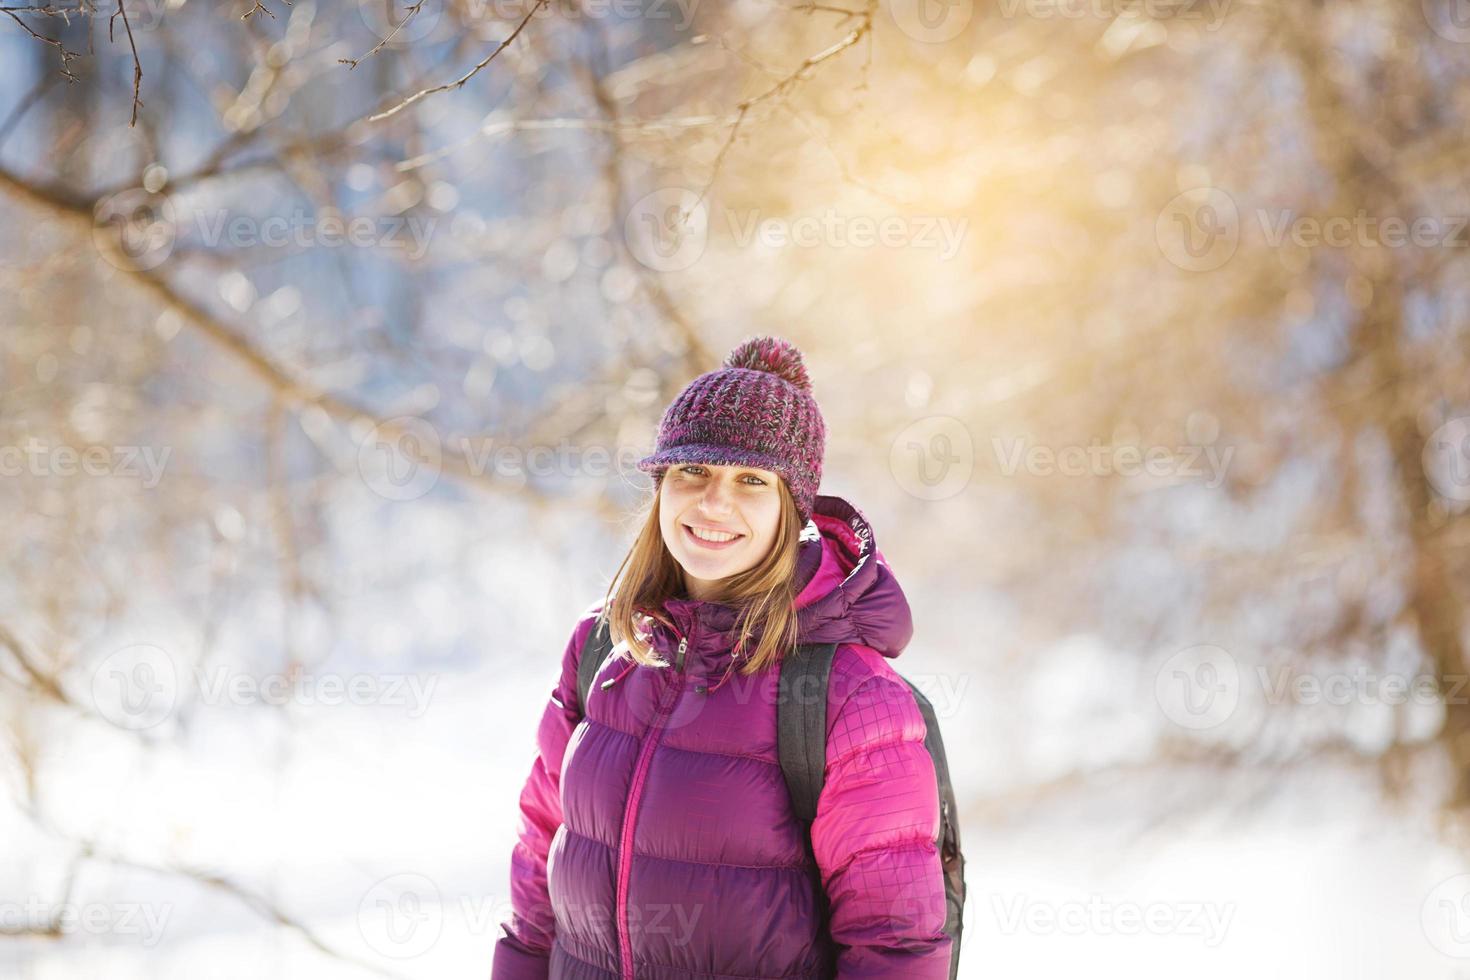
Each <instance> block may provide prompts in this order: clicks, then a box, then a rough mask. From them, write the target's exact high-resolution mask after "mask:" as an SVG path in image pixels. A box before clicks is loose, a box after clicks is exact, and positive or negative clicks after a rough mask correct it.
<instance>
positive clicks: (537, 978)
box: [490, 617, 593, 980]
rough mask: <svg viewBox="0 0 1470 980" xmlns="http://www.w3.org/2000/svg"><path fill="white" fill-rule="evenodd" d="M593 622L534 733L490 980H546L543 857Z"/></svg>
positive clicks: (547, 906)
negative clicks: (507, 909) (507, 908)
mask: <svg viewBox="0 0 1470 980" xmlns="http://www.w3.org/2000/svg"><path fill="white" fill-rule="evenodd" d="M592 622H593V619H592V618H590V617H584V618H583V619H582V620H581V621H580V622H579V623H578V624H577V628H576V629H575V630H573V632H572V638H571V640H570V641H568V643H567V647H566V650H565V651H564V652H563V654H562V668H561V676H560V678H559V679H558V680H557V683H556V686H555V687H554V688H553V689H552V691H551V697H550V698H549V699H548V700H547V702H546V708H545V710H543V711H542V713H541V723H540V725H539V727H538V728H537V730H536V756H535V759H533V760H532V762H531V773H530V775H529V776H528V777H527V778H526V782H525V785H524V787H522V789H521V795H520V818H519V823H518V826H517V830H516V834H517V840H516V844H515V848H514V850H512V851H511V858H510V899H511V917H510V919H509V921H507V922H505V923H503V924H502V926H501V928H502V929H503V930H504V931H505V935H504V936H502V937H501V938H500V940H499V941H498V942H496V944H495V958H494V961H493V965H492V966H491V968H490V976H491V980H547V973H548V972H549V970H550V966H551V940H552V937H553V936H554V935H555V933H556V921H555V918H554V916H553V915H552V910H551V899H550V896H549V894H548V893H547V890H546V856H547V853H548V851H549V850H550V849H551V838H552V837H553V836H554V835H555V834H556V829H557V828H558V827H559V826H561V821H562V813H561V786H560V781H561V762H562V756H563V755H564V754H565V753H566V749H567V743H568V742H569V741H570V739H571V736H572V731H573V729H575V728H576V727H577V723H578V722H579V721H580V720H581V716H582V714H581V706H580V705H578V704H577V661H578V659H579V657H580V653H581V649H582V642H583V641H584V640H585V639H586V637H587V634H588V633H589V632H590V631H591V629H592Z"/></svg>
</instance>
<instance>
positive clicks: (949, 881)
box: [577, 618, 965, 980]
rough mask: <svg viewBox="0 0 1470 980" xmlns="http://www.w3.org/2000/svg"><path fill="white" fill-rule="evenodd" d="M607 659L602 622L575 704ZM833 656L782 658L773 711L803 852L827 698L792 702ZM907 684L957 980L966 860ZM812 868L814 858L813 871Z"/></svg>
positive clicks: (949, 793) (939, 764)
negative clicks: (929, 769) (934, 807)
mask: <svg viewBox="0 0 1470 980" xmlns="http://www.w3.org/2000/svg"><path fill="white" fill-rule="evenodd" d="M611 652H612V640H611V638H610V637H609V636H608V632H607V621H606V620H604V619H600V618H599V619H598V621H597V622H596V624H594V626H593V628H592V631H591V632H590V633H589V634H588V636H587V641H586V643H584V644H583V646H582V653H581V660H580V661H579V662H578V663H577V698H578V701H577V703H578V704H579V705H586V703H587V696H588V694H589V693H591V690H592V682H593V680H595V679H596V677H597V671H598V668H600V667H601V666H602V663H603V661H604V660H606V659H607V656H608V654H609V653H611ZM836 652H837V644H835V643H812V644H800V645H798V646H797V648H796V655H795V656H791V657H785V658H783V659H782V661H781V665H780V671H781V676H780V684H779V691H780V693H779V695H778V701H777V705H776V726H777V733H776V734H777V749H778V752H779V754H780V757H781V772H782V775H784V776H785V777H786V788H787V789H788V790H789V791H790V793H791V801H792V804H793V806H794V808H795V810H796V816H797V818H798V819H799V820H801V822H802V823H803V824H804V825H805V826H806V829H807V851H808V853H810V852H811V826H812V821H813V820H814V819H815V818H816V815H817V799H818V797H819V796H821V793H822V783H823V780H824V779H825V777H826V767H827V766H826V763H827V699H826V698H825V697H806V698H797V697H794V696H793V694H794V692H797V691H802V692H805V691H811V692H816V691H826V690H827V685H828V681H829V680H830V678H831V675H832V658H833V656H834V655H835V654H836ZM900 676H902V675H900ZM904 683H905V684H907V685H908V686H909V690H910V691H912V692H913V695H914V701H915V703H917V705H918V707H919V712H920V714H922V715H923V716H924V727H925V732H926V734H925V736H924V747H925V748H926V749H928V750H929V758H930V759H932V760H933V761H934V773H935V775H936V776H937V777H938V780H937V781H938V784H939V785H938V793H939V837H938V839H937V840H936V841H935V844H936V845H937V846H938V848H939V861H940V865H941V867H942V868H943V870H944V905H945V916H944V934H945V935H946V936H948V937H949V939H950V957H949V977H950V980H955V978H956V977H957V976H958V975H959V969H960V933H961V931H962V930H963V928H964V910H965V856H964V853H963V852H962V851H961V850H960V828H959V815H958V813H956V811H955V795H954V786H953V785H952V784H951V783H950V779H949V762H948V759H947V758H946V756H945V753H944V740H943V739H942V738H941V737H940V734H939V719H938V717H937V716H936V715H935V713H934V705H932V704H931V703H930V702H929V699H928V698H927V697H925V696H924V694H923V692H922V691H920V690H919V689H918V688H917V687H916V686H914V682H913V681H911V680H909V679H908V678H906V677H905V678H904ZM815 863H816V862H815V859H814V860H813V865H814V866H815ZM817 884H818V886H819V887H818V888H817V895H818V897H819V898H821V899H822V900H823V903H824V904H823V917H824V919H825V915H826V912H825V896H826V890H825V889H824V888H822V887H820V885H821V882H820V881H818V882H817Z"/></svg>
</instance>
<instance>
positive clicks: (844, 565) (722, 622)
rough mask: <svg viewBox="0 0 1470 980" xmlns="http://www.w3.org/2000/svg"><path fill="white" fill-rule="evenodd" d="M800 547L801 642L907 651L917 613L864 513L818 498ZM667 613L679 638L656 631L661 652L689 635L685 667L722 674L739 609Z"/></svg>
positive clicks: (681, 603)
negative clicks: (912, 607) (910, 605)
mask: <svg viewBox="0 0 1470 980" xmlns="http://www.w3.org/2000/svg"><path fill="white" fill-rule="evenodd" d="M798 547H799V551H798V555H797V569H796V576H797V581H798V582H799V583H801V584H800V588H799V590H798V594H797V597H796V603H795V605H796V610H797V625H798V630H799V641H798V642H801V643H857V644H862V645H863V646H867V647H871V648H872V649H874V650H876V651H877V652H879V653H881V654H882V655H883V656H885V657H890V658H891V657H897V656H898V655H899V654H900V653H902V652H903V649H904V647H906V646H907V645H908V642H909V640H910V639H911V638H912V637H913V632H914V623H913V615H912V613H911V611H910V610H909V603H908V599H907V598H906V597H905V596H904V594H903V589H902V588H900V587H899V584H898V580H897V579H896V578H895V577H894V575H893V570H892V569H890V568H889V567H888V563H887V561H885V560H884V558H883V555H882V553H881V552H880V551H879V550H878V544H877V539H876V537H875V536H874V534H873V528H872V525H871V524H869V523H868V519H867V518H866V517H864V516H863V514H862V512H861V511H859V510H858V509H857V508H856V507H854V506H853V505H852V504H851V503H849V502H848V501H846V500H844V499H842V498H841V497H835V496H828V495H825V494H818V495H817V497H816V501H815V505H814V506H813V508H812V517H811V520H809V521H808V522H807V525H806V527H805V528H804V529H803V530H802V534H801V543H800V545H799V546H798ZM664 614H665V615H666V616H667V617H668V618H669V619H670V620H671V622H672V625H673V628H674V631H675V635H674V636H669V635H667V631H666V630H661V629H657V628H656V629H655V631H654V645H655V647H656V648H658V649H659V650H660V652H661V653H663V654H664V655H665V656H668V655H669V654H670V653H671V652H672V647H673V646H674V645H676V644H677V643H678V640H679V639H680V638H684V637H688V638H689V644H688V646H687V648H686V652H685V663H686V664H687V665H688V666H689V667H690V669H691V670H694V671H696V672H700V673H712V672H714V671H716V670H724V668H725V667H726V665H727V661H728V660H729V657H730V651H731V648H732V647H733V646H734V642H735V631H734V628H735V620H736V617H737V615H738V610H737V609H736V608H735V607H733V606H729V605H725V604H723V603H718V602H709V601H705V600H701V599H670V600H668V601H666V602H665V603H664ZM660 634H665V635H663V636H662V637H660Z"/></svg>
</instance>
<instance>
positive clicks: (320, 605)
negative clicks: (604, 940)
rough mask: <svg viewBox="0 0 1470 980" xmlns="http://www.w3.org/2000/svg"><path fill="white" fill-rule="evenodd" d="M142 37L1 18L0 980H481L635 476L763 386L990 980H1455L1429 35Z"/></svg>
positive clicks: (268, 19) (1460, 765)
mask: <svg viewBox="0 0 1470 980" xmlns="http://www.w3.org/2000/svg"><path fill="white" fill-rule="evenodd" d="M124 10H125V12H126V13H127V20H126V22H124V20H123V19H122V17H121V16H118V17H116V18H114V17H113V16H112V13H113V9H112V8H110V7H106V6H102V7H100V8H99V7H96V6H94V5H92V4H81V5H80V6H77V5H75V4H72V5H68V4H59V5H50V6H47V5H42V4H36V5H29V6H9V7H4V8H0V14H3V16H0V520H3V527H4V531H5V533H4V534H3V535H0V555H3V558H4V571H5V574H3V575H0V736H3V738H0V787H3V794H0V840H3V841H4V845H3V847H0V973H3V974H4V975H6V976H17V977H21V978H27V980H42V978H44V980H52V978H56V980H60V978H83V977H95V976H105V977H108V978H109V980H113V978H124V980H125V978H132V977H138V978H145V977H146V978H150V980H151V978H169V977H188V978H190V980H198V978H247V977H248V978H256V977H310V978H312V980H317V978H334V977H358V976H368V975H373V974H377V975H382V976H389V977H403V978H409V977H424V978H427V977H435V978H442V977H448V976H485V975H486V974H487V973H488V970H489V964H490V959H491V954H492V947H493V944H494V942H495V940H496V939H497V938H498V936H499V935H500V928H499V923H500V922H501V921H502V919H503V918H505V916H506V915H507V912H508V901H509V896H508V885H509V871H508V862H509V857H510V852H511V847H512V844H513V842H514V839H515V825H516V817H517V815H516V797H517V794H518V792H519V790H520V787H521V784H522V782H523V780H524V779H525V777H526V775H527V773H528V771H529V767H530V764H531V759H532V750H533V735H534V728H535V725H536V722H537V720H538V718H539V715H540V713H541V710H542V707H543V705H544V703H545V699H546V697H547V695H548V694H549V693H550V690H551V687H552V684H553V683H554V681H555V678H556V676H557V674H558V670H559V658H560V655H561V652H562V649H563V647H564V645H565V643H566V641H567V638H568V636H569V634H570V632H571V630H572V627H573V625H574V624H575V622H576V620H577V618H578V617H579V615H580V614H581V612H582V611H583V610H584V609H585V608H586V607H587V606H588V605H589V604H590V603H591V602H593V601H594V600H596V599H598V598H599V597H601V595H602V594H603V592H604V590H605V588H606V585H607V582H608V579H609V577H610V576H611V575H612V574H613V572H614V571H615V569H616V568H617V565H618V562H619V561H620V559H621V558H622V556H623V554H624V553H625V551H626V549H627V547H628V546H629V544H630V542H631V540H632V536H633V533H634V530H635V528H636V524H635V521H636V519H637V514H638V509H639V508H640V506H642V505H643V504H644V503H645V502H646V499H647V493H648V491H649V484H648V481H647V480H646V478H645V477H643V475H642V474H640V473H638V472H637V471H636V470H634V469H633V468H632V466H631V460H632V459H634V458H636V457H637V456H640V455H643V454H644V453H645V452H647V451H648V450H649V449H650V447H651V444H652V439H653V433H654V428H655V426H656V423H657V420H658V417H659V415H660V413H661V412H662V409H663V407H664V406H665V405H666V404H667V403H668V401H669V400H670V399H671V398H672V397H673V396H674V395H675V394H677V392H678V391H679V390H680V389H681V388H682V387H683V386H684V384H686V383H687V382H688V381H689V380H690V379H691V378H692V377H694V376H695V375H696V374H698V373H700V372H702V371H704V370H708V369H710V368H712V367H714V366H716V365H717V364H718V361H719V358H720V357H721V356H722V355H723V353H724V352H725V351H727V350H728V349H729V348H730V347H732V346H734V344H735V343H737V342H739V341H740V340H742V339H744V338H745V337H746V336H749V335H750V334H753V333H767V332H771V333H778V334H780V335H782V336H785V337H788V338H789V339H791V340H793V341H794V342H796V343H797V344H798V345H799V346H800V347H801V348H802V349H803V350H804V351H805V353H806V357H807V363H808V366H809V368H810V372H811V375H812V378H813V382H814V386H815V391H816V395H817V397H818V399H819V401H820V403H821V406H822V409H823V413H824V416H825V418H826V420H827V426H828V431H829V441H828V452H827V460H826V469H825V472H824V478H823V484H822V490H823V491H824V492H827V493H833V494H837V495H839V496H843V497H845V498H847V499H849V500H850V501H852V502H853V503H854V504H856V505H857V506H858V507H859V508H860V509H861V510H862V511H863V512H864V513H865V514H866V515H867V517H868V518H869V519H870V520H871V522H872V524H873V527H874V529H875V533H876V536H877V540H878V545H879V547H880V548H881V550H882V551H883V553H884V555H885V557H886V558H887V559H888V561H889V563H890V565H891V566H892V567H893V569H894V570H895V572H896V574H897V576H898V578H899V580H900V582H901V583H902V584H903V586H904V588H905V590H906V592H907V594H908V596H909V599H910V602H911V604H912V606H913V609H914V617H915V622H916V633H915V637H914V640H913V643H912V644H911V646H910V647H909V648H908V649H907V650H906V651H905V652H904V653H903V655H902V657H901V658H900V659H899V660H898V661H897V666H898V668H899V669H900V670H901V671H903V672H904V673H905V674H907V675H908V676H909V677H911V678H913V679H914V680H915V681H916V682H918V683H919V684H920V685H921V686H923V687H924V688H925V690H926V691H927V692H928V693H929V694H930V696H931V700H932V701H933V702H934V703H935V706H936V708H937V710H938V712H939V715H940V720H941V725H942V727H943V730H944V736H945V740H946V743H947V745H948V751H949V757H950V761H951V765H952V767H953V770H954V778H955V781H956V784H957V791H958V795H959V807H960V813H961V817H962V839H963V843H964V848H965V852H966V856H967V859H968V866H967V876H966V877H967V880H968V883H969V887H970V894H969V901H968V907H967V914H966V931H965V941H964V946H963V956H962V960H961V976H963V977H975V978H979V977H1006V978H1018V980H1024V978H1048V980H1049V978H1053V977H1058V976H1068V975H1080V974H1084V973H1085V974H1089V975H1100V976H1120V977H1121V976H1127V977H1129V978H1130V980H1136V978H1166V977H1167V978H1174V977H1178V976H1181V975H1184V974H1188V975H1190V976H1193V977H1211V978H1213V977H1220V978H1225V977H1230V978H1235V977H1241V976H1249V977H1253V978H1254V977H1290V978H1324V980H1326V978H1331V980H1342V978H1393V980H1398V978H1400V977H1416V978H1417V977H1424V978H1443V980H1463V978H1466V977H1470V834H1467V833H1466V829H1467V821H1466V815H1467V814H1470V684H1467V683H1466V681H1467V674H1466V670H1465V664H1466V650H1467V644H1470V632H1467V629H1466V624H1465V618H1466V617H1465V615H1464V609H1465V591H1466V590H1465V583H1466V582H1470V547H1467V544H1470V517H1467V512H1470V422H1467V418H1470V364H1467V360H1470V358H1467V351H1470V344H1467V343H1466V323H1467V322H1470V303H1467V298H1470V297H1467V292H1466V283H1470V277H1467V276H1466V275H1465V274H1464V273H1465V262H1466V251H1465V250H1466V247H1467V246H1466V241H1467V238H1466V234H1467V233H1466V231H1465V228H1466V223H1465V216H1466V215H1470V200H1467V194H1466V191H1465V188H1464V186H1463V184H1464V182H1463V174H1464V173H1465V172H1466V170H1467V167H1470V159H1467V158H1466V156H1467V154H1466V146H1465V142H1464V139H1463V133H1464V132H1465V127H1466V124H1467V122H1470V120H1467V114H1470V105H1467V103H1466V101H1465V99H1464V94H1463V93H1464V92H1465V91H1467V90H1470V89H1467V88H1466V86H1465V81H1466V76H1467V75H1470V29H1467V28H1466V27H1465V26H1464V23H1463V19H1457V16H1456V14H1457V11H1456V9H1455V6H1454V3H1453V2H1451V0H1445V2H1443V3H1440V2H1438V0H1424V2H1423V3H1409V4H1403V3H1389V2H1386V0H1384V2H1377V0H1348V2H1344V3H1339V4H1334V5H1331V6H1327V7H1324V6H1321V5H1318V4H1315V3H1310V2H1307V0H1281V2H1278V3H1274V4H1260V3H1248V2H1242V0H1217V2H1213V3H1194V2H1190V0H1178V2H1170V3H1163V2H1160V3H1143V2H1135V0H1056V2H1052V0H1046V2H1041V0H1004V2H998V3H995V4H990V3H979V2H975V3H971V2H969V0H955V2H949V3H944V4H938V3H914V2H911V0H885V2H883V3H866V2H863V0H850V2H848V3H846V4H845V5H843V4H838V3H831V4H826V3H820V4H809V3H794V2H776V0H770V2H765V0H739V2H732V3H727V4H719V5H715V4H701V3H698V2H697V0H682V2H673V0H670V2H660V0H627V2H622V3H600V4H595V3H591V2H582V3H576V2H571V0H559V2H556V3H545V4H542V3H537V2H535V0H505V2H492V0H454V2H450V0H425V2H424V3H423V4H416V5H411V4H403V3H401V2H396V0H395V2H383V0H362V2H360V3H359V2H353V0H338V2H328V0H296V2H294V3H293V4H291V5H290V6H287V5H286V4H284V3H281V2H279V0H277V2H263V3H261V4H256V5H253V6H252V5H251V4H250V3H246V2H238V0H231V2H224V3H218V4H204V3H200V2H197V0H194V2H187V0H139V2H138V3H137V4H129V3H128V2H127V0H125V2H124ZM109 27H111V35H110V36H109ZM512 38H513V40H511V39H512ZM508 40H509V43H506V44H504V47H503V49H502V44H503V43H504V42H507V41H508ZM135 51H136V55H135V54H134V52H135ZM497 52H498V53H497ZM491 55H493V57H490V56H491ZM487 58H488V60H487ZM139 73H141V74H139ZM462 77H463V78H465V84H464V85H463V86H455V85H453V84H452V83H454V82H455V81H456V80H457V79H459V78H462ZM135 83H136V87H135ZM415 93H423V94H421V95H418V96H416V95H415ZM135 110H136V124H135V125H134V124H132V123H133V117H134V112H135Z"/></svg>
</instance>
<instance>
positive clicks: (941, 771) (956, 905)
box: [904, 677, 965, 980]
mask: <svg viewBox="0 0 1470 980" xmlns="http://www.w3.org/2000/svg"><path fill="white" fill-rule="evenodd" d="M904 682H905V683H906V684H908V686H909V690H911V691H913V692H914V701H916V702H917V703H918V705H919V713H920V714H922V715H923V716H924V729H925V731H924V747H925V748H926V749H928V750H929V757H930V758H931V759H933V760H934V775H935V777H936V780H937V782H938V784H939V838H938V839H937V840H936V841H935V842H934V843H935V844H936V845H938V847H939V864H940V867H941V868H942V869H943V871H944V894H945V915H944V933H945V935H947V936H949V937H950V939H951V940H952V953H951V956H950V971H949V975H950V978H951V980H953V978H954V977H956V976H958V973H959V965H960V954H959V951H960V935H961V930H962V929H963V927H964V916H963V913H964V908H965V856H964V853H963V852H962V851H961V850H960V821H959V813H958V812H957V811H956V808H955V796H954V784H953V783H952V782H950V779H949V758H948V756H947V755H946V754H945V752H944V739H943V738H942V737H941V736H940V733H939V716H938V715H936V714H935V712H934V705H933V704H931V703H930V701H929V699H928V698H927V697H925V696H924V692H923V691H920V690H919V688H918V685H916V684H915V683H914V682H913V681H911V680H909V679H908V678H907V677H905V678H904Z"/></svg>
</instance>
